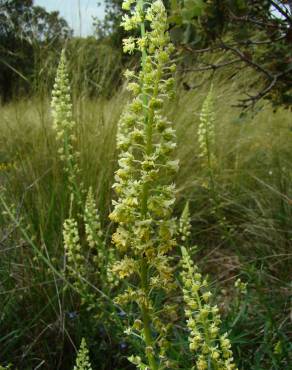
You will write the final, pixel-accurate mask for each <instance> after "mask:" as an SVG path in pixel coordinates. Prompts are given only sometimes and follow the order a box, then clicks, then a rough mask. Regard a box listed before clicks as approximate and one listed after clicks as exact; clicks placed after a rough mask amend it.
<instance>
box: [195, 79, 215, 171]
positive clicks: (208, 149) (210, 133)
mask: <svg viewBox="0 0 292 370" xmlns="http://www.w3.org/2000/svg"><path fill="white" fill-rule="evenodd" d="M214 121H215V117H214V107H213V86H211V88H210V91H209V93H208V95H207V97H206V98H205V100H204V103H203V106H202V110H201V114H200V124H199V128H198V141H199V149H200V153H199V155H200V157H201V158H202V160H203V161H204V163H205V164H207V166H208V168H209V169H212V168H213V166H214V160H215V153H214V145H215V130H214Z"/></svg>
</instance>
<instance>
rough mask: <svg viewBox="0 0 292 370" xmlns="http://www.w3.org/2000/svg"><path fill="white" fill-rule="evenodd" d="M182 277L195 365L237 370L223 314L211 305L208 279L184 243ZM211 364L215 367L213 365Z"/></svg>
mask: <svg viewBox="0 0 292 370" xmlns="http://www.w3.org/2000/svg"><path fill="white" fill-rule="evenodd" d="M181 250H182V268H183V271H182V272H181V279H182V283H183V295H184V301H185V315H186V318H187V326H188V329H189V348H190V351H191V352H192V353H193V354H194V357H195V364H196V367H195V368H196V369H198V370H207V369H210V368H212V369H221V370H234V369H236V366H235V365H234V363H233V357H232V356H233V355H232V351H231V344H230V341H229V339H228V338H227V333H226V334H223V335H220V333H219V329H220V323H221V319H220V315H219V310H218V307H217V306H212V305H211V303H210V298H211V296H212V294H211V292H210V291H209V290H208V283H207V281H206V280H203V279H202V275H201V274H200V273H199V271H198V267H197V266H196V265H195V264H194V262H193V261H192V260H191V258H190V256H189V254H188V252H187V250H186V248H184V247H182V248H181ZM210 366H212V367H210Z"/></svg>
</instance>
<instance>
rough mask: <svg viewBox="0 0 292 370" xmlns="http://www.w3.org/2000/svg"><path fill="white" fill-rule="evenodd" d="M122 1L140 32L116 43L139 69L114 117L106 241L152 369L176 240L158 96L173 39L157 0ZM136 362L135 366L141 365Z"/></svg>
mask: <svg viewBox="0 0 292 370" xmlns="http://www.w3.org/2000/svg"><path fill="white" fill-rule="evenodd" d="M123 8H124V9H126V10H129V15H128V14H127V15H125V16H124V17H123V22H122V25H123V27H124V28H125V29H126V30H136V29H140V34H141V36H140V37H139V38H134V37H130V38H128V39H127V40H124V50H125V51H127V52H129V53H132V52H134V51H139V52H140V53H141V70H140V72H139V73H138V74H137V75H135V74H134V73H133V72H127V77H129V78H130V81H129V84H128V88H129V90H130V91H131V92H132V94H133V96H134V97H133V100H132V102H131V103H130V104H129V105H128V106H127V108H126V110H125V112H124V114H123V115H122V117H121V120H120V122H119V128H118V135H117V146H118V149H119V151H120V154H119V169H118V170H117V172H116V175H115V180H116V182H115V184H114V188H115V191H116V194H117V195H118V200H117V201H115V202H114V210H113V212H112V213H111V215H110V219H111V220H112V221H114V222H116V223H118V228H117V230H116V232H115V233H114V235H113V242H114V244H115V245H116V247H117V248H118V250H119V251H120V252H121V253H122V254H124V259H122V260H121V261H118V262H117V263H116V264H115V266H114V271H116V272H118V275H119V277H120V279H127V281H131V283H132V280H130V279H131V278H132V277H135V278H134V279H133V282H137V283H136V286H135V288H134V289H132V288H131V289H130V288H129V289H128V290H126V291H125V292H124V294H122V295H120V296H119V297H118V298H117V301H118V302H119V303H128V302H133V301H134V302H136V303H137V305H138V306H139V308H140V312H141V318H142V326H141V328H135V330H137V331H139V332H140V335H141V336H142V338H143V339H144V342H145V347H146V349H145V358H146V361H147V362H148V363H147V365H145V366H147V367H148V368H150V369H151V370H153V369H158V368H159V366H160V363H161V362H162V361H163V358H164V355H165V351H166V345H167V341H166V334H167V333H166V332H167V330H166V327H167V325H165V323H164V322H163V320H164V319H167V318H168V315H171V314H172V313H173V307H170V306H169V305H167V304H165V305H164V307H156V305H155V304H154V301H155V300H154V297H155V295H156V294H157V293H158V292H159V291H160V292H161V291H164V294H167V293H168V292H169V291H171V290H172V289H173V288H174V287H175V284H174V281H173V271H172V264H171V259H170V257H169V256H168V252H170V251H171V250H172V249H173V248H174V246H175V245H176V242H175V235H176V232H177V230H176V222H175V220H174V219H173V218H172V207H173V204H174V201H175V187H174V185H173V184H172V183H168V182H167V180H165V179H169V178H170V176H171V175H172V174H173V173H175V172H176V170H177V168H178V162H177V161H175V160H173V159H172V158H171V157H172V153H173V151H174V149H175V147H176V143H175V131H174V129H173V128H172V124H171V123H170V122H169V121H168V120H167V119H166V118H165V117H164V116H163V113H162V108H163V102H164V100H165V99H166V98H167V97H169V96H170V95H171V93H172V91H173V84H174V79H173V77H172V72H173V71H174V70H175V67H174V65H173V64H172V63H171V61H170V54H171V53H172V51H173V46H172V44H171V43H170V39H169V35H168V32H167V30H168V23H167V15H166V11H165V8H164V5H163V2H162V1H161V0H157V1H154V2H153V3H152V4H151V3H149V2H147V3H146V1H145V3H144V1H143V0H139V1H125V2H124V4H123ZM158 311H159V314H158ZM151 322H152V324H151ZM150 326H151V327H150ZM154 338H155V339H154ZM159 356H160V357H159ZM141 361H142V363H141V364H140V363H139V365H138V364H137V366H139V367H140V368H141V366H144V365H143V361H144V360H141Z"/></svg>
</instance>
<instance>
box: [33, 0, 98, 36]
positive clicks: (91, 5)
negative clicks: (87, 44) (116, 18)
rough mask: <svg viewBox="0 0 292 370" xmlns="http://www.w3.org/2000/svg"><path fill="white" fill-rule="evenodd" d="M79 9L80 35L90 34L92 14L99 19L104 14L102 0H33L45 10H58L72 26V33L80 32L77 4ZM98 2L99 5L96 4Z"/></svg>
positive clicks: (77, 33)
mask: <svg viewBox="0 0 292 370" xmlns="http://www.w3.org/2000/svg"><path fill="white" fill-rule="evenodd" d="M79 3H80V10H81V20H82V22H81V32H82V36H87V35H90V34H92V31H93V28H92V16H96V17H98V18H100V19H102V18H103V15H104V1H103V0H34V5H39V6H42V7H44V8H45V9H46V10H47V11H52V10H58V11H59V12H60V14H61V15H62V17H64V18H65V19H66V21H67V22H68V24H69V25H70V26H71V27H72V28H73V30H74V34H75V35H79V34H80V26H79V24H80V23H79V6H78V4H79ZM97 3H100V4H101V6H97Z"/></svg>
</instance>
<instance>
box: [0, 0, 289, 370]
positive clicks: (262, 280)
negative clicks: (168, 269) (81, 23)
mask: <svg viewBox="0 0 292 370" xmlns="http://www.w3.org/2000/svg"><path fill="white" fill-rule="evenodd" d="M255 3H256V4H255ZM166 5H168V9H169V22H170V29H171V33H172V37H173V40H174V41H175V44H176V47H177V52H176V59H177V64H178V73H177V93H176V96H175V100H174V102H172V103H171V104H170V105H169V107H167V111H168V112H169V113H170V117H171V119H172V120H173V122H175V125H176V129H177V135H178V149H177V156H178V157H179V158H180V171H179V173H178V174H177V177H176V183H177V188H178V190H177V202H176V207H175V213H176V216H177V217H179V216H180V214H181V212H182V209H183V207H184V205H185V202H186V200H189V202H190V211H191V219H192V234H191V244H192V245H194V246H196V253H195V255H194V256H195V259H196V261H197V263H198V264H199V265H200V267H201V269H202V270H203V271H204V272H205V273H207V274H209V276H210V279H211V281H212V283H213V287H214V289H215V290H216V291H217V297H218V302H219V306H220V309H221V311H222V315H223V319H224V321H223V327H224V328H225V329H227V330H228V331H230V338H231V340H232V344H233V350H234V354H235V358H236V362H237V363H238V367H239V368H240V369H254V370H260V369H278V370H282V369H289V366H290V365H289V363H291V362H290V361H291V358H289V356H291V349H292V348H291V341H290V339H291V317H290V316H291V300H290V299H291V298H290V297H291V237H292V235H291V224H292V212H291V202H292V186H291V173H292V168H291V166H292V165H291V149H292V137H291V136H292V127H291V112H290V108H291V58H292V56H291V50H292V49H291V17H292V16H291V8H290V7H289V6H291V4H290V3H289V2H288V1H278V2H274V1H259V2H251V1H227V0H226V1H222V2H221V1H220V2H217V1H195V0H189V1H184V2H180V1H169V2H166ZM255 5H257V6H255ZM277 7H279V8H280V10H279V9H277ZM120 17H121V1H117V0H115V1H107V16H106V18H105V21H104V22H103V23H99V24H97V32H96V35H95V36H92V37H88V38H76V37H73V35H72V31H71V30H70V29H69V27H68V25H67V24H66V22H65V21H64V20H63V19H61V18H60V17H59V15H58V14H57V13H47V12H45V11H44V10H43V9H41V8H39V7H35V6H33V4H32V1H17V0H13V1H11V0H1V1H0V44H1V45H0V66H1V67H0V94H1V98H2V105H1V108H0V112H1V114H0V123H1V130H0V143H1V145H0V183H1V187H2V189H3V191H2V194H3V195H2V196H3V197H4V200H5V204H6V205H8V209H9V210H13V217H14V222H12V221H11V217H10V216H9V215H7V209H5V207H4V205H3V204H2V206H1V207H2V210H3V213H1V215H0V225H1V228H0V257H1V262H0V295H1V298H0V312H1V314H0V333H1V335H0V363H1V364H3V365H8V364H9V363H13V365H14V367H15V368H18V369H71V368H72V366H73V362H74V359H75V354H76V348H78V347H79V344H80V342H81V338H82V337H86V338H87V339H88V340H87V343H88V345H89V349H90V355H91V359H92V364H95V365H94V368H96V369H128V368H129V369H130V368H131V366H130V365H129V364H128V361H127V360H126V357H127V356H128V355H129V354H131V353H132V346H135V344H133V343H129V342H128V341H127V340H126V338H125V336H124V334H123V329H122V326H123V325H122V324H123V321H124V320H127V318H126V317H124V315H123V312H118V314H117V313H116V312H115V311H114V310H112V316H111V315H109V319H107V320H105V315H103V310H107V309H108V307H107V306H106V307H102V308H101V309H100V312H99V313H97V314H96V315H95V316H92V315H89V314H88V312H87V311H86V310H84V309H83V308H82V306H81V304H80V298H79V296H78V295H77V294H76V292H74V289H72V287H70V285H68V284H67V282H66V281H64V279H62V269H63V262H64V249H63V241H62V225H63V221H64V219H65V218H66V217H67V211H68V208H69V203H70V200H69V190H68V189H67V188H66V186H65V185H64V184H65V183H64V181H63V180H64V178H63V171H62V163H61V162H60V160H59V156H58V153H57V150H58V144H57V142H56V138H55V132H54V131H53V129H52V118H51V113H50V108H49V100H50V93H49V92H50V91H51V88H52V84H53V81H54V76H55V71H56V66H57V63H58V59H59V55H60V50H61V48H62V47H63V46H64V45H65V46H66V48H67V55H68V60H69V64H70V71H71V74H70V75H71V81H72V92H73V97H74V118H75V120H76V123H77V132H76V136H77V142H76V150H78V151H79V152H80V164H81V173H82V178H83V181H84V183H85V185H86V186H87V187H88V186H92V187H93V189H94V196H95V199H96V201H97V204H98V208H99V210H100V213H101V223H102V225H103V227H104V229H105V230H107V233H106V235H107V240H108V244H110V234H111V231H112V225H111V224H110V222H109V220H108V217H107V216H108V214H109V212H110V210H111V199H112V196H113V194H112V190H111V185H112V183H113V173H114V170H115V169H116V165H117V164H116V148H115V134H116V125H117V121H118V119H119V116H120V114H121V112H122V110H123V107H124V105H125V103H126V101H127V100H128V95H127V93H126V92H125V91H124V88H123V82H122V81H123V80H122V78H121V73H122V71H123V70H124V69H125V67H126V66H127V65H128V64H129V63H134V64H135V61H134V62H133V61H131V62H130V61H129V60H128V59H127V58H126V57H123V56H122V52H121V47H120V43H121V38H122V32H121V30H120V29H119V28H118V24H119V22H120ZM211 81H212V82H213V85H214V93H215V107H216V110H215V111H216V119H215V143H216V146H215V157H216V166H215V169H214V189H215V192H216V199H217V202H218V210H219V211H216V212H214V204H213V203H212V197H211V196H210V191H209V190H208V187H207V183H208V181H209V174H208V170H207V169H206V168H205V166H204V165H203V164H202V161H201V159H200V157H199V147H198V124H199V112H200V110H201V106H202V102H203V99H204V97H205V96H206V94H207V92H208V90H209V86H210V82H211ZM271 84H272V86H271ZM267 89H268V91H266V90H267ZM265 91H266V92H265ZM263 92H265V94H263ZM247 94H249V96H247ZM246 99H247V100H246ZM246 108H248V109H246ZM15 221H16V222H15ZM27 235H28V236H29V238H27V237H26V236H27ZM32 236H33V240H32V238H31V237H32ZM50 266H53V268H50ZM237 278H241V280H242V281H244V282H246V283H247V284H248V285H247V293H246V294H244V295H242V294H240V292H239V291H238V289H236V288H235V287H234V282H235V281H236V279H237ZM114 316H115V317H116V316H117V317H118V322H119V323H120V325H117V321H116V320H114V318H113V317H114ZM107 317H108V316H107ZM111 317H112V320H111Z"/></svg>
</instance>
